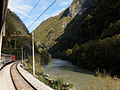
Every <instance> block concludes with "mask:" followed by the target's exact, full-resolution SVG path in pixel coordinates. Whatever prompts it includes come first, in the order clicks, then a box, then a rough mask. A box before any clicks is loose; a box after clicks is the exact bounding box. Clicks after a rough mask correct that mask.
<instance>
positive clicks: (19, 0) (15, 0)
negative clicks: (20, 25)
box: [8, 0, 32, 16]
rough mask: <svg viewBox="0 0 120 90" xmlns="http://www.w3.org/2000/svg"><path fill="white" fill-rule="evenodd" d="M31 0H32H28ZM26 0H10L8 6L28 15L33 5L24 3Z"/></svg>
mask: <svg viewBox="0 0 120 90" xmlns="http://www.w3.org/2000/svg"><path fill="white" fill-rule="evenodd" d="M26 1H30V0H26ZM23 2H24V0H10V1H9V5H8V8H10V9H11V10H12V11H14V12H16V13H19V14H21V15H24V16H26V15H27V13H28V12H29V11H30V10H31V8H32V6H31V5H28V4H25V3H23Z"/></svg>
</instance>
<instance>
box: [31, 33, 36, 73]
mask: <svg viewBox="0 0 120 90" xmlns="http://www.w3.org/2000/svg"><path fill="white" fill-rule="evenodd" d="M32 52H33V75H35V46H34V32H32Z"/></svg>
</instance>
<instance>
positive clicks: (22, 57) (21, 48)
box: [21, 46, 23, 64]
mask: <svg viewBox="0 0 120 90" xmlns="http://www.w3.org/2000/svg"><path fill="white" fill-rule="evenodd" d="M21 52H22V64H23V46H22V47H21Z"/></svg>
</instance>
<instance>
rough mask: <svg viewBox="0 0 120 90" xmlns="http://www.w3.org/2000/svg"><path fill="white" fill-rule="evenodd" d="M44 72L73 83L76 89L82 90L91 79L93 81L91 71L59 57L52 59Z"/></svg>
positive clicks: (93, 77) (54, 77)
mask: <svg viewBox="0 0 120 90" xmlns="http://www.w3.org/2000/svg"><path fill="white" fill-rule="evenodd" d="M45 72H46V73H48V74H49V75H50V77H51V78H53V79H57V78H63V79H64V80H65V82H69V83H71V84H73V85H74V86H75V87H76V90H83V88H85V87H87V86H88V85H89V84H90V83H91V82H92V81H95V76H94V74H93V73H92V72H89V71H87V70H84V69H81V68H79V67H76V66H74V65H72V64H71V63H70V62H69V61H63V60H60V59H53V60H52V62H51V63H50V64H49V65H47V66H45Z"/></svg>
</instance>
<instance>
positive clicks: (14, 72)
mask: <svg viewBox="0 0 120 90" xmlns="http://www.w3.org/2000/svg"><path fill="white" fill-rule="evenodd" d="M18 63H19V62H15V63H14V64H13V65H12V66H11V68H10V75H11V78H12V81H13V84H14V87H15V89H16V90H37V89H36V88H35V87H34V86H32V85H31V84H30V83H29V82H28V81H27V80H26V79H25V78H24V77H23V76H22V75H21V73H20V72H19V71H18V69H17V65H18Z"/></svg>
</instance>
